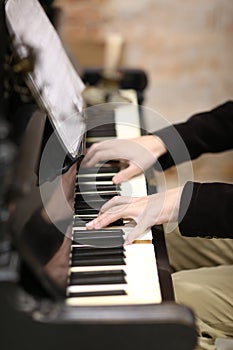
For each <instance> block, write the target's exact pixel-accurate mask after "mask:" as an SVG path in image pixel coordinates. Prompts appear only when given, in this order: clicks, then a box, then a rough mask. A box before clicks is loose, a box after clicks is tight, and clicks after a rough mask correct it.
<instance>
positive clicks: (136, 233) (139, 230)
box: [125, 223, 146, 245]
mask: <svg viewBox="0 0 233 350" xmlns="http://www.w3.org/2000/svg"><path fill="white" fill-rule="evenodd" d="M145 231H146V228H145V226H144V225H142V224H140V223H139V224H137V225H136V226H135V228H134V229H133V230H132V231H131V232H129V234H128V235H127V237H126V239H125V245H128V244H131V243H133V241H135V240H136V239H137V238H139V237H140V236H141V235H142V234H143V233H144V232H145Z"/></svg>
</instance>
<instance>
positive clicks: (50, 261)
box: [0, 0, 196, 350]
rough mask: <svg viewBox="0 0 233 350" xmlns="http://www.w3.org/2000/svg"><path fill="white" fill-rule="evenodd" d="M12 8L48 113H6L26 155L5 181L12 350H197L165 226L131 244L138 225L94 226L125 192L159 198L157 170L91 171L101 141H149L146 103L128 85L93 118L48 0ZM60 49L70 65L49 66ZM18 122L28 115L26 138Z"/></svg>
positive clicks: (3, 272) (4, 251) (13, 35)
mask: <svg viewBox="0 0 233 350" xmlns="http://www.w3.org/2000/svg"><path fill="white" fill-rule="evenodd" d="M1 5H2V7H1V10H2V12H1V15H2V16H3V19H4V20H5V18H6V28H7V30H6V28H5V27H4V30H3V31H2V33H1V35H7V37H9V38H10V43H11V45H12V46H11V47H12V50H13V55H12V57H11V58H12V61H11V67H13V68H12V69H13V70H14V74H15V75H16V76H17V82H18V81H21V80H20V79H19V78H21V77H22V76H23V77H24V78H25V81H26V82H27V84H28V87H29V88H30V91H31V92H32V95H33V96H34V98H35V100H36V102H37V107H36V105H35V100H34V99H33V97H31V99H29V101H27V103H25V102H24V101H22V100H21V101H20V102H17V103H16V102H15V103H14V106H13V107H15V108H13V111H14V112H15V114H13V115H11V116H9V107H8V109H6V108H5V109H4V113H5V119H8V120H9V119H10V125H11V133H10V134H9V135H8V136H7V135H6V133H5V134H4V137H5V139H4V140H5V142H6V143H7V145H11V146H12V148H10V147H11V146H9V149H8V150H9V154H10V149H12V150H13V149H14V150H15V151H14V152H15V153H14V152H13V151H12V153H11V159H9V161H10V160H11V164H12V168H13V170H12V171H11V175H12V179H11V182H10V185H9V184H8V183H7V182H6V183H4V186H5V191H4V193H2V192H1V197H2V198H3V199H4V205H1V228H2V229H1V231H2V232H1V242H0V243H1V245H0V310H1V315H2V317H3V319H4V322H1V326H0V329H1V337H0V347H1V349H3V350H5V349H10V350H14V349H19V348H22V349H31V348H33V349H34V350H39V349H41V348H44V349H49V350H51V349H52V350H53V349H54V350H55V349H56V350H63V349H65V348H67V347H70V348H74V347H77V348H79V349H83V350H84V349H85V350H89V349H93V348H95V349H97V350H98V349H104V350H105V349H106V350H107V349H110V348H111V349H113V350H115V349H116V350H117V349H122V350H123V349H134V350H135V349H148V350H150V349H155V348H158V349H165V350H177V349H179V350H191V349H194V347H195V345H196V330H195V320H194V315H193V313H192V311H191V310H190V309H188V308H187V307H186V306H183V305H178V304H176V303H175V301H174V294H173V288H172V280H171V274H170V269H169V262H168V257H167V253H166V245H165V240H164V233H163V229H162V227H153V228H152V229H151V230H148V232H145V234H144V235H143V236H142V237H140V238H139V239H138V240H137V241H136V242H134V244H132V245H128V246H126V247H124V245H123V243H124V237H125V235H126V234H127V233H128V231H129V230H131V229H132V223H131V222H124V221H123V220H119V221H118V222H115V223H113V224H112V225H111V226H110V227H108V228H106V229H102V230H94V231H87V230H85V223H86V222H87V221H89V220H90V219H91V218H93V217H94V216H95V215H97V212H98V210H99V208H100V206H101V205H102V203H103V202H104V201H106V200H108V199H110V198H111V197H112V196H113V195H133V196H135V195H136V196H140V195H145V194H147V193H151V192H154V191H156V188H155V185H154V184H155V175H154V172H153V170H152V169H151V170H149V172H148V174H146V177H145V176H144V175H140V176H138V177H136V178H134V179H132V180H130V181H129V182H128V183H124V184H122V185H120V186H114V185H113V183H112V182H111V178H112V176H113V174H114V173H115V172H117V171H119V168H120V167H121V166H122V163H121V162H116V161H111V160H109V162H107V163H105V164H102V165H99V166H97V167H96V168H93V169H84V168H82V159H83V156H84V154H85V149H86V147H87V146H88V145H90V144H91V143H93V142H96V141H100V140H102V139H103V138H104V139H106V138H109V137H120V138H130V137H135V136H139V135H140V133H141V129H142V127H143V125H142V120H141V119H142V117H141V116H140V114H139V108H138V105H137V102H138V95H137V94H136V93H135V91H133V89H128V86H127V89H119V90H118V89H117V91H116V93H115V94H116V96H117V97H118V98H119V96H120V102H116V100H115V96H114V99H113V102H111V103H105V104H102V105H101V104H100V105H97V106H89V107H88V108H86V109H84V110H85V114H84V115H83V109H82V90H83V88H84V85H83V83H82V81H81V79H80V78H79V76H78V75H77V73H76V72H75V71H74V68H73V67H72V65H71V63H70V61H69V59H68V57H67V55H66V54H65V51H64V50H63V48H62V45H61V43H60V40H59V38H58V36H57V35H56V32H55V31H54V28H53V27H52V25H51V24H50V23H49V21H48V20H47V17H46V15H45V13H44V11H43V9H42V7H41V6H40V5H39V3H38V2H37V1H36V0H31V1H30V4H29V3H27V2H25V1H24V0H8V1H6V4H5V3H4V2H2V4H1ZM19 14H20V16H19ZM22 18H24V23H22V20H21V19H22ZM35 19H36V20H35ZM29 28H30V30H28V29H29ZM38 28H39V30H38ZM26 29H27V30H26ZM40 31H41V33H40ZM35 33H36V35H35ZM51 38H52V39H51ZM47 40H52V44H51V43H50V44H51V46H49V47H48V46H46V45H45V44H44V43H46V44H48V41H47ZM38 43H39V45H38ZM51 48H52V49H53V50H55V51H54V55H55V57H59V63H60V66H59V68H56V67H53V65H54V61H53V60H54V58H53V57H52V60H50V61H47V60H48V55H50V54H51V50H50V49H51ZM44 55H45V56H44ZM25 67H26V68H25ZM51 67H52V68H51ZM98 74H99V72H98ZM60 75H61V77H60ZM55 78H56V82H54V79H55ZM23 84H24V83H22V86H21V90H20V92H22V91H24V88H25V86H24V85H23ZM64 87H65V88H66V89H64ZM29 95H30V94H29ZM13 98H14V96H13ZM32 101H33V103H32ZM38 106H39V108H38ZM126 115H127V120H126V119H125V118H126V117H125V116H126ZM71 117H74V120H73V119H72V118H71ZM16 118H21V119H22V127H21V128H20V132H17V137H15V136H14V135H15V130H18V129H17V128H16V125H18V122H19V120H18V119H17V120H15V119H16ZM105 118H107V119H106V122H103V121H104V120H105ZM25 119H26V120H25ZM103 124H104V125H103ZM18 134H19V135H18ZM16 140H17V141H16ZM2 144H3V143H2ZM13 144H14V145H13ZM14 154H16V156H15V158H14V160H12V158H13V156H14ZM3 164H5V165H6V161H5V163H3ZM6 168H7V166H5V167H3V170H5V173H6ZM5 173H4V174H5ZM5 177H6V176H5ZM2 198H1V199H2ZM1 203H2V201H1ZM4 213H5V216H4V215H3V214H4ZM6 213H7V215H6ZM11 330H13V332H12V333H13V334H12V335H11V333H10V331H11Z"/></svg>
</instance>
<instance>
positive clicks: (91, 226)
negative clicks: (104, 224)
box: [86, 221, 94, 229]
mask: <svg viewBox="0 0 233 350" xmlns="http://www.w3.org/2000/svg"><path fill="white" fill-rule="evenodd" d="M93 227H94V225H93V221H89V222H88V223H86V228H88V229H92V228H93Z"/></svg>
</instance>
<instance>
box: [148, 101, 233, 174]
mask: <svg viewBox="0 0 233 350" xmlns="http://www.w3.org/2000/svg"><path fill="white" fill-rule="evenodd" d="M154 134H155V135H157V136H159V137H160V138H161V139H162V140H163V142H164V143H165V145H166V147H167V149H168V152H167V153H166V154H164V155H162V156H161V157H160V158H159V159H158V161H157V163H156V164H155V168H156V169H158V170H161V168H162V169H164V170H165V169H167V168H169V167H170V166H172V165H174V164H179V163H181V162H184V161H187V160H189V159H195V158H197V157H198V156H200V155H201V154H203V153H207V152H211V153H215V152H222V151H225V150H228V149H231V148H233V101H228V102H226V103H224V104H223V105H220V106H218V107H216V108H214V109H213V110H211V111H209V112H204V113H199V114H196V115H194V116H193V117H191V118H190V119H188V120H187V122H185V123H180V124H175V125H174V126H169V127H167V128H164V129H162V130H159V131H157V132H155V133H154ZM185 146H186V147H185Z"/></svg>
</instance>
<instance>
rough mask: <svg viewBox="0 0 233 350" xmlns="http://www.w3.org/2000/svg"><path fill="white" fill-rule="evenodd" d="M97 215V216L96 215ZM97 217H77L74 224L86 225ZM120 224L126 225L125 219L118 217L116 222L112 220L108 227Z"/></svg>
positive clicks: (77, 225)
mask: <svg viewBox="0 0 233 350" xmlns="http://www.w3.org/2000/svg"><path fill="white" fill-rule="evenodd" d="M96 217H97V216H96ZM93 219H95V218H94V217H91V216H90V217H75V218H74V221H73V226H74V228H75V227H84V226H86V224H87V223H88V222H89V221H91V220H93ZM118 226H124V221H123V219H118V220H116V221H114V222H111V223H110V224H109V225H108V227H118Z"/></svg>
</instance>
